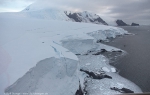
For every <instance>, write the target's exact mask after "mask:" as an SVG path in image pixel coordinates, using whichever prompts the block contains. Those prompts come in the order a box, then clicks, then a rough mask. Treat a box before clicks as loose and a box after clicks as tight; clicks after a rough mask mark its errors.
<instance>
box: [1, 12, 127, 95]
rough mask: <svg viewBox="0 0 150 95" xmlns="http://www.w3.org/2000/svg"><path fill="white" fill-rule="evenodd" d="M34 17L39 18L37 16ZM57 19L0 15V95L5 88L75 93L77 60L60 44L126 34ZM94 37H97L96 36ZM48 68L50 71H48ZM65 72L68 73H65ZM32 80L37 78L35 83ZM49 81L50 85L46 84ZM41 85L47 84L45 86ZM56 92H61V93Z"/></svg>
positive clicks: (52, 94) (118, 29)
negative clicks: (58, 85)
mask: <svg viewBox="0 0 150 95" xmlns="http://www.w3.org/2000/svg"><path fill="white" fill-rule="evenodd" d="M36 16H39V15H38V14H36ZM56 19H57V20H44V19H33V18H32V17H28V16H26V13H24V12H20V13H3V14H0V21H1V22H0V26H2V27H1V28H0V31H1V32H0V52H1V53H0V59H1V60H0V70H1V72H0V84H1V85H0V94H1V95H3V94H4V90H5V89H6V88H7V87H8V88H7V89H6V92H11V91H14V92H15V91H16V92H19V91H20V92H26V91H27V92H28V91H29V92H30V91H31V92H36V91H37V92H45V91H49V92H48V93H51V95H70V93H75V92H76V90H77V89H78V86H79V76H78V62H77V61H78V58H77V56H76V55H75V54H74V52H73V51H71V50H69V49H66V48H64V47H63V44H62V41H69V40H87V39H91V40H94V39H95V38H96V39H95V40H97V39H102V40H106V39H107V38H108V37H115V36H116V35H123V34H125V33H127V31H125V30H123V29H121V28H116V27H111V26H105V25H95V24H87V23H76V22H66V21H59V20H60V19H58V18H56ZM97 35H99V36H98V37H97ZM101 45H102V44H101ZM101 48H107V50H109V51H111V50H112V49H116V48H113V47H108V46H105V45H102V47H101ZM87 50H88V49H87ZM78 52H80V51H78ZM81 52H82V51H81ZM49 58H50V59H51V60H50V59H49ZM42 60H43V61H44V62H43V61H42ZM47 60H48V61H47ZM52 60H53V61H52ZM68 60H70V61H71V63H69V62H70V61H68ZM42 63H43V64H42ZM48 63H50V64H51V65H49V64H48ZM54 63H56V64H54ZM64 63H66V64H64ZM38 64H40V66H38ZM44 64H47V65H44ZM41 66H44V67H43V68H42V67H41ZM47 66H49V67H50V68H49V69H47V68H46V67H47ZM31 68H32V69H31ZM34 68H35V69H34ZM72 68H73V69H72ZM68 70H69V72H70V73H67V71H68ZM37 72H39V73H37ZM32 73H34V74H32ZM61 73H63V75H62V74H61ZM32 75H33V76H32ZM34 79H37V82H35V81H34ZM54 79H55V80H54ZM48 81H49V83H47V82H48ZM58 82H59V84H60V85H63V86H60V87H55V88H53V86H49V85H51V84H52V85H57V83H58ZM24 83H28V84H30V87H31V88H29V85H26V86H24V87H23V85H25V84H24ZM32 83H33V84H32ZM34 83H36V87H34V86H35V85H34ZM43 83H45V85H46V84H47V85H46V87H44V84H43ZM20 84H21V85H20ZM41 84H43V85H41ZM10 85H11V86H10ZM19 85H20V86H22V87H20V86H19ZM68 85H69V87H70V88H72V87H74V88H72V89H64V86H65V87H68ZM28 88H29V89H28ZM49 89H51V90H49ZM52 91H55V92H52ZM59 91H63V93H62V92H59ZM68 93H69V94H68Z"/></svg>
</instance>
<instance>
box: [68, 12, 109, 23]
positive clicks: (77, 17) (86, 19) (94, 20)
mask: <svg viewBox="0 0 150 95" xmlns="http://www.w3.org/2000/svg"><path fill="white" fill-rule="evenodd" d="M65 14H66V15H67V16H68V17H69V18H71V19H73V20H74V21H76V22H86V23H95V24H103V25H108V24H107V23H106V22H105V21H104V20H103V19H102V18H100V17H99V16H98V15H96V14H95V15H94V16H95V17H96V18H95V17H94V16H93V17H92V15H91V14H90V13H88V12H86V11H85V12H78V13H69V14H68V13H67V11H65ZM83 14H86V16H85V17H84V16H83Z"/></svg>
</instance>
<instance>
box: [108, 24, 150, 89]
mask: <svg viewBox="0 0 150 95" xmlns="http://www.w3.org/2000/svg"><path fill="white" fill-rule="evenodd" d="M122 28H124V29H125V30H127V31H129V32H130V33H134V34H136V35H128V36H124V37H118V38H116V39H114V40H113V41H112V42H110V43H107V44H108V45H111V46H114V47H118V48H120V49H123V50H125V51H127V52H128V54H127V55H126V56H124V57H123V58H121V59H120V60H118V61H117V62H115V63H117V64H112V65H113V66H115V67H116V68H118V69H119V70H120V73H119V74H120V75H121V76H123V77H125V78H127V79H129V80H131V81H132V82H134V83H135V84H137V85H138V86H139V87H140V88H141V89H142V90H143V91H144V92H150V26H140V27H129V26H128V27H122Z"/></svg>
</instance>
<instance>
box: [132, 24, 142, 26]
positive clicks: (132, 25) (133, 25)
mask: <svg viewBox="0 0 150 95" xmlns="http://www.w3.org/2000/svg"><path fill="white" fill-rule="evenodd" d="M131 26H140V25H139V24H137V23H132V24H131Z"/></svg>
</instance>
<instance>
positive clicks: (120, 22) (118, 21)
mask: <svg viewBox="0 0 150 95" xmlns="http://www.w3.org/2000/svg"><path fill="white" fill-rule="evenodd" d="M116 23H117V25H118V26H128V24H126V23H125V22H123V21H122V20H117V21H116Z"/></svg>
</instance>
